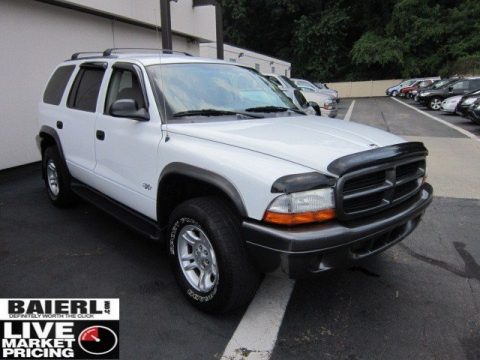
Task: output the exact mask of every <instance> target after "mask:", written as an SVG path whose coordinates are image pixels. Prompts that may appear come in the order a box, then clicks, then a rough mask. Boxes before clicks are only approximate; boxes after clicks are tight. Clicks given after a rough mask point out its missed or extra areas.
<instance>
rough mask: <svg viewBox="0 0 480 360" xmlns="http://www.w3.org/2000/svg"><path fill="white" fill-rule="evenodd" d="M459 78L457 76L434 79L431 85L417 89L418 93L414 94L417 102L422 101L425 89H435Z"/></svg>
mask: <svg viewBox="0 0 480 360" xmlns="http://www.w3.org/2000/svg"><path fill="white" fill-rule="evenodd" d="M456 80H458V79H457V78H448V79H442V80H438V81H434V82H433V83H432V84H431V85H429V86H427V87H425V88H422V89H420V88H419V89H417V94H416V95H415V96H414V100H415V101H416V102H420V99H421V97H420V94H421V93H422V92H425V91H428V90H432V89H433V90H435V89H440V88H441V87H442V86H445V85H447V84H449V83H452V82H454V81H456Z"/></svg>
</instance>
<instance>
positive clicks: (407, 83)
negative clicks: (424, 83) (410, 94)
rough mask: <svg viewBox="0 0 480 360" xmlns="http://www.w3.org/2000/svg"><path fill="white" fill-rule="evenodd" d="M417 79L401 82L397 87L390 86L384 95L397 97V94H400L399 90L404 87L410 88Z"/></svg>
mask: <svg viewBox="0 0 480 360" xmlns="http://www.w3.org/2000/svg"><path fill="white" fill-rule="evenodd" d="M416 80H417V79H408V80H404V81H402V82H401V83H399V84H397V85H394V86H391V87H389V88H388V89H387V90H385V94H386V95H387V96H394V97H395V96H397V95H398V94H399V93H400V89H401V88H404V87H406V86H410V85H412V84H413V83H414V82H415V81H416Z"/></svg>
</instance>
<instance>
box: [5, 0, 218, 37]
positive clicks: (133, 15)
mask: <svg viewBox="0 0 480 360" xmlns="http://www.w3.org/2000/svg"><path fill="white" fill-rule="evenodd" d="M2 1H3V0H2ZM64 2H65V3H70V4H74V5H80V6H82V7H86V8H89V9H94V10H99V11H102V12H104V13H107V14H114V15H117V16H122V17H125V18H128V19H133V20H136V21H140V22H143V23H145V24H149V25H161V21H160V1H159V0H64ZM170 9H171V16H172V30H173V31H178V32H180V33H182V34H185V35H190V36H192V35H194V37H196V38H201V39H204V40H208V41H216V32H215V7H214V6H200V7H195V8H194V7H193V0H180V1H177V2H171V5H170Z"/></svg>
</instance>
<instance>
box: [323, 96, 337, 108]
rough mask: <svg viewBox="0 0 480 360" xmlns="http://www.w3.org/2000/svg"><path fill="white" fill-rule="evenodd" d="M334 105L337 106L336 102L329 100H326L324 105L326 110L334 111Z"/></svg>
mask: <svg viewBox="0 0 480 360" xmlns="http://www.w3.org/2000/svg"><path fill="white" fill-rule="evenodd" d="M333 105H335V100H333V99H328V100H325V103H324V104H323V107H324V108H325V110H332V109H333Z"/></svg>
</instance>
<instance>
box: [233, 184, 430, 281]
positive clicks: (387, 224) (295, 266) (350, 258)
mask: <svg viewBox="0 0 480 360" xmlns="http://www.w3.org/2000/svg"><path fill="white" fill-rule="evenodd" d="M432 194H433V189H432V187H431V186H430V185H429V184H427V183H425V184H424V185H423V186H422V190H421V192H420V193H419V195H418V196H417V197H416V198H415V199H414V200H412V201H411V202H408V203H407V204H402V205H400V206H399V207H396V208H393V209H391V210H389V211H386V212H384V213H381V214H379V215H376V216H374V217H368V218H366V219H361V220H357V221H352V222H349V223H340V222H337V221H335V222H333V221H332V222H329V223H324V224H316V225H308V226H301V227H292V228H285V227H278V226H268V225H265V224H263V223H260V222H254V221H247V220H246V221H244V222H243V224H242V235H243V238H244V239H245V240H246V243H247V247H248V251H249V253H250V255H251V257H252V259H253V261H254V262H255V264H256V266H257V268H258V269H259V270H260V271H262V272H265V273H277V272H278V273H285V274H287V275H288V276H289V277H291V278H300V277H306V276H310V275H314V274H319V273H322V272H325V271H327V270H332V269H337V268H344V267H347V266H348V265H350V264H351V263H352V262H355V261H357V260H361V259H364V258H366V257H368V256H371V255H374V254H377V253H380V252H382V251H384V250H386V249H387V248H389V247H390V246H392V245H394V244H396V243H398V242H399V241H401V240H402V239H404V238H405V237H406V236H407V235H409V234H410V233H411V232H412V231H413V230H414V229H415V228H416V226H417V225H418V223H419V221H420V218H421V217H422V215H423V214H424V212H425V209H426V208H427V206H428V205H429V204H430V203H431V201H432Z"/></svg>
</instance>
